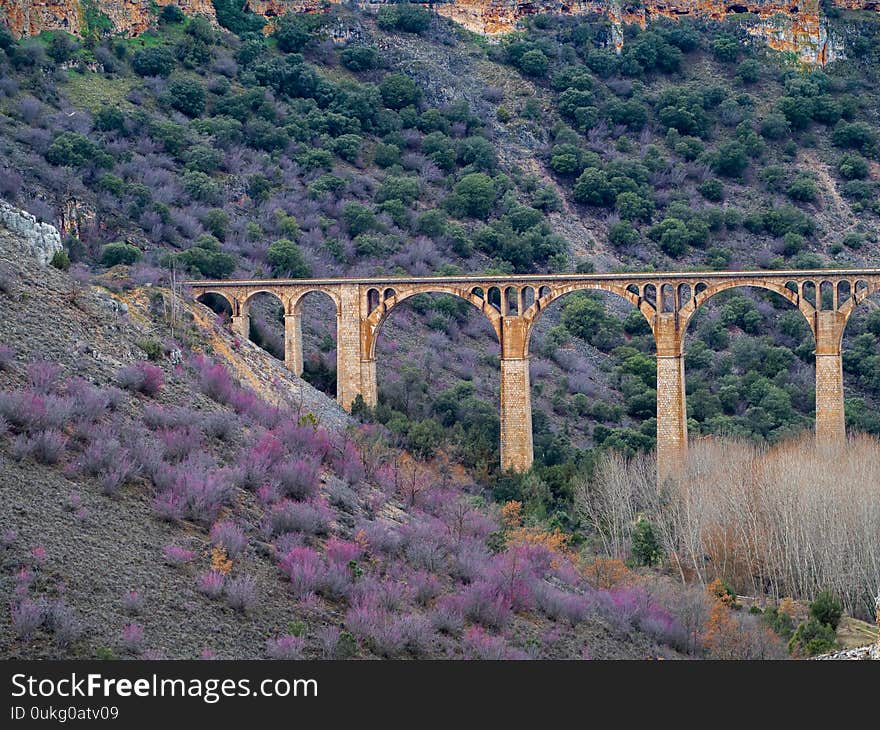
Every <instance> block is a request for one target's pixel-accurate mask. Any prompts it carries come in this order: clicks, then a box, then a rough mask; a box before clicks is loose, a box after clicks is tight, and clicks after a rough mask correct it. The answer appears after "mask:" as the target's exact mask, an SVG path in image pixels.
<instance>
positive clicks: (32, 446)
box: [24, 429, 67, 464]
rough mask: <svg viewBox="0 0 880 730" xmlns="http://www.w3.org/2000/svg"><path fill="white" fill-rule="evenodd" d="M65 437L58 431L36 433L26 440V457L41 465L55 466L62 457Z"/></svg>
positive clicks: (65, 443)
mask: <svg viewBox="0 0 880 730" xmlns="http://www.w3.org/2000/svg"><path fill="white" fill-rule="evenodd" d="M66 446H67V437H66V436H65V435H64V434H63V433H61V432H60V431H56V430H55V429H49V430H46V431H38V432H37V433H35V434H34V435H33V436H30V437H29V438H28V439H27V442H26V446H25V447H24V450H25V453H26V455H27V456H31V457H33V459H34V460H35V461H38V462H39V463H41V464H57V463H58V462H59V461H61V459H62V457H63V456H64V449H65V447H66Z"/></svg>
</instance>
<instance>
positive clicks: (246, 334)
mask: <svg viewBox="0 0 880 730" xmlns="http://www.w3.org/2000/svg"><path fill="white" fill-rule="evenodd" d="M231 320H232V331H233V332H235V333H236V334H237V335H238V336H239V337H242V338H244V339H245V340H249V339H250V337H251V317H250V315H249V314H234V315H232V317H231Z"/></svg>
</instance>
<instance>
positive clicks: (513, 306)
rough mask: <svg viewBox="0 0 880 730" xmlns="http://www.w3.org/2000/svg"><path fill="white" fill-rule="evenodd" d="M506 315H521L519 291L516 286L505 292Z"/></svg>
mask: <svg viewBox="0 0 880 730" xmlns="http://www.w3.org/2000/svg"><path fill="white" fill-rule="evenodd" d="M504 299H505V304H506V305H507V307H506V309H505V314H513V315H516V314H519V290H518V289H517V288H516V287H515V286H509V287H507V288H506V289H505V290H504Z"/></svg>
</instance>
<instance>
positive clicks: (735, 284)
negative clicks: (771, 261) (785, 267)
mask: <svg viewBox="0 0 880 730" xmlns="http://www.w3.org/2000/svg"><path fill="white" fill-rule="evenodd" d="M789 283H790V282H789ZM704 286H705V288H703V287H704ZM739 288H755V289H766V290H767V291H772V292H774V293H776V294H779V295H780V296H782V297H784V298H785V299H787V300H788V301H789V302H791V303H792V304H793V305H794V306H795V307H797V308H798V310H799V311H800V312H801V313H802V314H803V315H804V317H806V319H807V323H808V324H809V325H810V330H811V331H812V330H813V314H814V313H815V311H816V309H815V307H813V306H812V304H810V303H808V302H807V303H805V302H804V298H803V296H801V295H799V294H798V292H795V291H792V290H791V289H790V288H789V287H788V284H781V283H779V282H776V281H772V280H766V279H748V278H742V279H726V280H722V281H719V282H717V283H715V284H712V285H707V284H705V283H704V282H699V283H697V284H696V286H695V287H694V296H693V297H692V298H691V300H690V301H689V302H687V303H686V304H683V305H682V307H681V310H680V313H681V316H682V318H683V323H682V328H683V331H682V337H684V330H685V329H687V326H688V324H689V323H690V320H691V319H692V318H693V316H694V314H696V312H697V310H698V309H699V308H700V307H702V306H703V305H704V304H705V303H706V302H708V301H709V300H710V299H711V298H712V297H714V296H715V295H716V294H720V293H721V292H723V291H727V290H728V289H739Z"/></svg>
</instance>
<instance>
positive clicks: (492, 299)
mask: <svg viewBox="0 0 880 730" xmlns="http://www.w3.org/2000/svg"><path fill="white" fill-rule="evenodd" d="M486 301H488V302H489V304H491V305H492V306H493V307H495V309H497V310H498V311H499V312H500V311H501V289H499V288H498V287H497V286H493V287H492V288H491V289H489V296H488V297H487V299H486Z"/></svg>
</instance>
